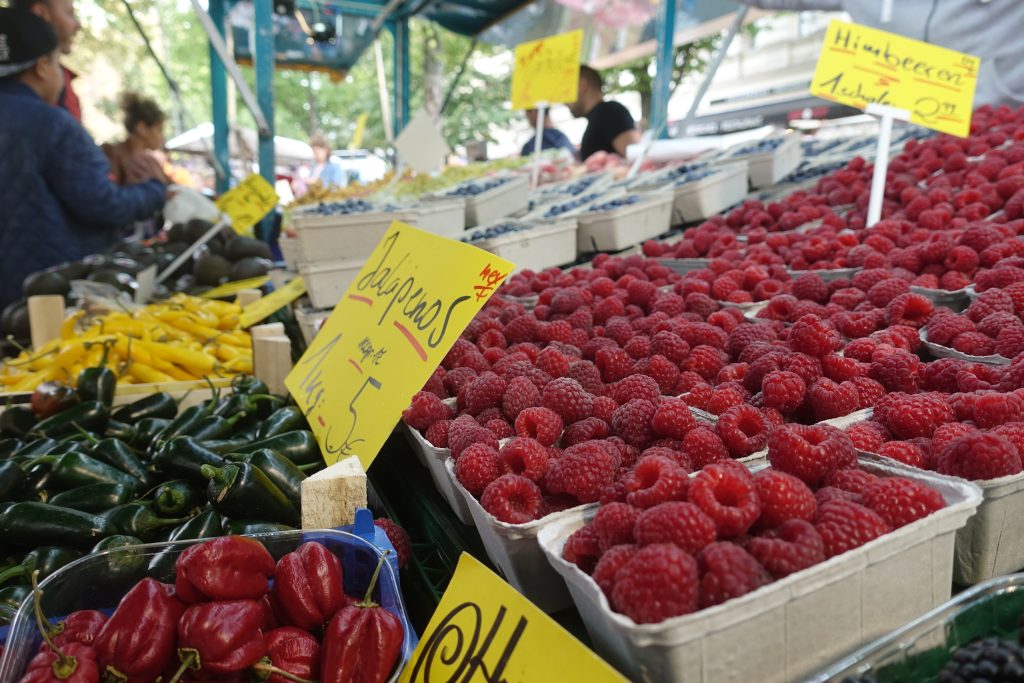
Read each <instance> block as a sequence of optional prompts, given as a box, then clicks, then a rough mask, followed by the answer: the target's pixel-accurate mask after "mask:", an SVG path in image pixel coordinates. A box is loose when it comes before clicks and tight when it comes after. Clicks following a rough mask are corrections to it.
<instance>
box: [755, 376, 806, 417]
mask: <svg viewBox="0 0 1024 683" xmlns="http://www.w3.org/2000/svg"><path fill="white" fill-rule="evenodd" d="M761 393H762V396H763V398H762V402H763V403H764V406H765V407H766V408H775V409H776V410H778V411H779V412H780V413H791V412H793V411H794V410H796V409H797V408H799V407H800V406H801V405H803V402H804V396H805V395H806V393H807V385H806V384H805V383H804V380H803V379H802V378H801V377H800V375H798V374H796V373H795V372H788V371H785V370H778V371H775V372H769V373H768V374H767V375H765V376H764V379H762V380H761Z"/></svg>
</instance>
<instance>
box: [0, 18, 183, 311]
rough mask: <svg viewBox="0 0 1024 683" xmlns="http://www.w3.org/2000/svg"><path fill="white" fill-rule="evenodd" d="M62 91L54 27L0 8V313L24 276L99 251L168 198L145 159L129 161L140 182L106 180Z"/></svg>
mask: <svg viewBox="0 0 1024 683" xmlns="http://www.w3.org/2000/svg"><path fill="white" fill-rule="evenodd" d="M63 88H64V75H63V72H62V71H61V67H60V52H59V49H58V41H57V36H56V34H55V33H54V30H53V28H51V26H50V25H49V24H48V23H46V22H45V21H43V20H42V19H41V18H39V17H37V16H36V15H34V14H31V13H29V12H23V11H21V10H17V9H11V8H7V7H0V307H2V306H6V305H7V304H8V303H10V302H12V301H15V300H16V299H18V298H20V296H21V283H22V281H23V280H24V278H25V277H26V276H27V275H29V274H31V273H33V272H36V271H38V270H42V269H43V268H47V267H49V266H53V265H57V264H59V263H62V262H64V261H73V260H76V259H80V258H82V257H84V256H87V255H89V254H91V253H95V252H99V251H103V250H104V249H106V248H108V247H109V246H111V245H112V244H113V243H114V242H115V241H116V240H117V239H118V237H119V234H120V230H121V228H122V227H123V226H125V225H127V224H129V223H131V222H132V221H134V220H139V219H142V218H146V217H147V216H151V215H152V214H153V213H154V212H156V211H157V210H158V209H160V208H161V207H162V206H163V205H164V202H165V201H166V197H167V189H166V186H165V184H164V182H162V180H163V173H162V172H161V171H160V167H159V164H158V163H157V162H156V161H155V160H154V159H152V158H151V157H143V158H141V159H139V160H138V161H137V162H136V163H138V164H139V166H140V168H139V169H138V172H139V173H140V177H144V178H147V180H145V181H144V182H140V183H137V184H135V185H127V186H124V187H121V186H118V185H116V184H115V183H114V182H112V181H111V180H110V177H109V173H110V167H109V165H108V164H107V159H106V157H105V156H104V155H103V152H102V151H100V148H99V147H98V146H97V145H96V143H95V142H94V141H93V140H92V138H90V137H89V134H88V133H86V132H85V129H84V128H82V125H81V124H80V123H78V121H76V120H75V119H74V118H72V116H71V115H70V114H69V113H68V112H67V111H65V110H64V109H60V108H58V107H54V106H53V104H54V103H55V102H56V101H57V98H58V97H59V96H60V93H61V91H62V90H63Z"/></svg>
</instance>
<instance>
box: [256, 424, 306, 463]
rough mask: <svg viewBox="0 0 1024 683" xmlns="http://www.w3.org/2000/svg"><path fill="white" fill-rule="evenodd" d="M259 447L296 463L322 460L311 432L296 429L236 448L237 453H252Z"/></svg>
mask: <svg viewBox="0 0 1024 683" xmlns="http://www.w3.org/2000/svg"><path fill="white" fill-rule="evenodd" d="M261 448H269V449H270V450H272V451H277V452H278V453H280V454H281V455H283V456H284V457H286V458H288V459H289V460H291V461H292V462H293V463H295V464H296V465H311V464H313V463H316V462H321V461H322V456H321V455H320V445H319V444H318V443H317V442H316V437H315V436H313V432H310V431H307V430H304V429H296V430H293V431H290V432H285V433H284V434H278V435H277V436H272V437H270V438H269V439H262V440H260V441H256V442H254V443H250V444H248V445H247V446H243V447H242V448H239V449H237V452H238V453H252V452H253V451H258V450H259V449H261Z"/></svg>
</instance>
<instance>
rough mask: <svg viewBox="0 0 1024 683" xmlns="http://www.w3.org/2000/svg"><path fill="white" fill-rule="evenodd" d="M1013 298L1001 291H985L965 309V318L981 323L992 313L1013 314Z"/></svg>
mask: <svg viewBox="0 0 1024 683" xmlns="http://www.w3.org/2000/svg"><path fill="white" fill-rule="evenodd" d="M1013 311H1014V308H1013V297H1011V296H1010V295H1009V294H1007V293H1006V292H1004V291H1002V289H987V290H985V291H984V292H982V293H981V294H979V295H978V298H977V299H975V300H974V301H972V302H971V305H970V306H968V307H967V311H966V312H967V317H968V318H970V319H971V320H972V321H974V322H975V323H978V322H981V321H982V320H984V319H985V318H987V317H988V316H990V315H992V314H993V313H999V312H1003V313H1013Z"/></svg>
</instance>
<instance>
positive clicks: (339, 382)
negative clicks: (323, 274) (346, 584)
mask: <svg viewBox="0 0 1024 683" xmlns="http://www.w3.org/2000/svg"><path fill="white" fill-rule="evenodd" d="M513 268H514V265H513V264H511V263H509V262H508V261H506V260H504V259H501V258H498V257H496V256H494V255H492V254H488V253H487V252H485V251H482V250H480V249H477V248H476V247H473V246H470V245H468V244H464V243H462V242H455V241H453V240H448V239H445V238H443V237H438V236H437V235H432V234H430V233H428V232H423V231H422V230H417V229H416V228H413V227H412V226H409V225H406V224H404V223H399V222H397V221H396V222H394V223H392V224H391V227H390V228H389V229H388V231H387V233H386V234H385V235H384V237H383V239H381V241H380V243H379V244H377V248H376V249H375V250H374V252H373V254H371V255H370V258H369V259H368V260H367V261H366V265H364V266H363V269H362V270H361V271H360V272H359V275H358V276H357V277H356V280H355V282H353V283H352V285H351V286H350V287H349V288H348V291H346V292H345V294H344V296H342V298H341V301H339V302H338V305H337V306H336V307H335V308H334V311H333V312H332V313H331V316H330V317H329V318H328V319H327V321H326V322H325V323H324V326H323V328H322V329H321V330H320V332H319V333H318V334H317V336H316V338H315V339H314V340H313V343H312V344H310V345H309V348H308V349H307V350H306V353H305V354H303V356H302V358H301V359H300V360H299V362H298V363H297V364H296V365H295V367H294V368H293V369H292V371H291V373H290V374H289V375H288V377H287V379H285V385H286V386H287V387H288V391H289V392H291V395H292V396H293V397H294V398H295V401H296V403H297V404H298V405H299V407H300V408H302V410H303V412H304V413H305V414H306V417H307V418H308V420H309V424H310V425H311V426H312V428H313V433H315V434H316V437H317V440H318V441H319V442H320V447H321V450H322V451H323V453H324V459H325V460H326V461H327V464H328V465H330V464H333V463H335V462H337V461H338V460H339V459H340V458H345V457H348V456H350V455H358V456H359V459H360V461H362V463H363V467H365V468H367V469H368V468H369V467H370V463H371V462H373V459H374V458H375V457H376V455H377V452H378V451H379V450H380V448H381V446H382V445H383V444H384V441H385V439H387V437H388V435H389V434H390V433H391V430H392V428H393V427H394V426H395V422H396V421H397V420H398V418H399V416H401V414H402V411H403V410H404V409H405V408H406V407H407V406H408V405H409V401H410V399H411V398H412V396H413V394H415V393H416V392H417V391H419V389H420V388H421V387H422V386H423V385H424V384H425V383H426V381H427V379H429V378H430V375H431V373H433V372H434V368H436V367H437V366H438V365H439V364H440V363H441V360H442V359H443V358H444V356H445V354H446V353H448V350H449V349H450V348H451V347H452V344H454V343H455V340H456V339H457V338H458V336H459V335H460V334H461V333H462V330H464V329H465V328H466V325H468V324H469V321H470V320H472V319H473V316H474V315H476V313H477V311H479V310H480V309H481V308H482V307H483V305H484V303H485V302H486V301H487V300H488V299H489V298H490V297H491V295H492V294H493V293H494V290H496V289H497V288H498V286H499V285H500V284H501V283H502V281H504V279H505V277H506V276H507V275H508V274H509V272H510V271H511V270H512V269H513Z"/></svg>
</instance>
